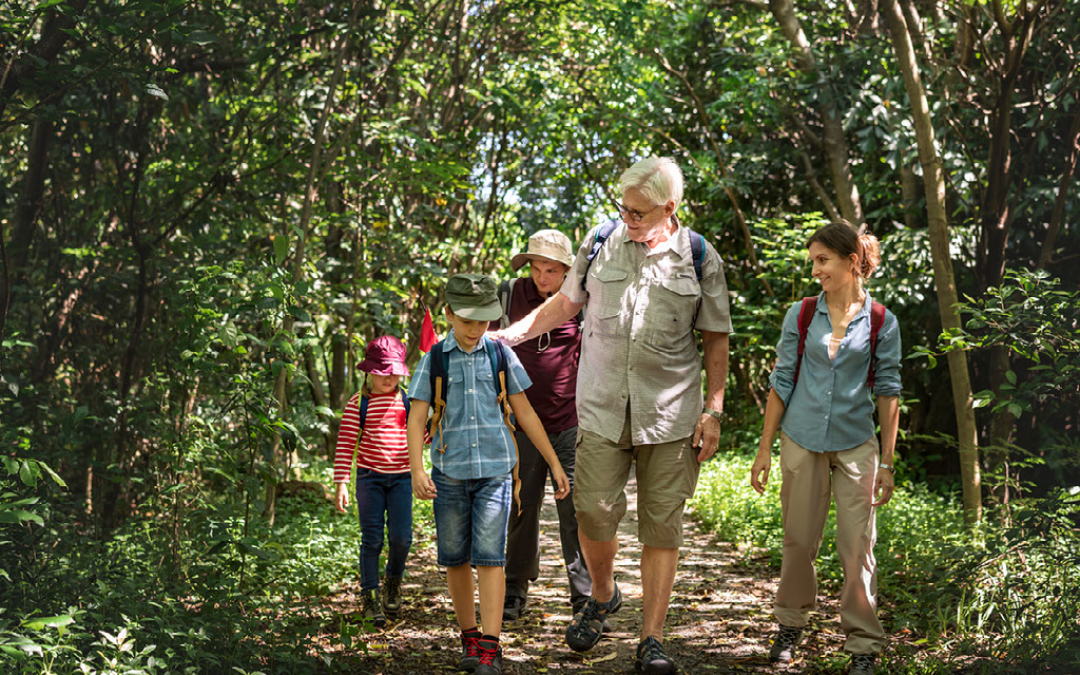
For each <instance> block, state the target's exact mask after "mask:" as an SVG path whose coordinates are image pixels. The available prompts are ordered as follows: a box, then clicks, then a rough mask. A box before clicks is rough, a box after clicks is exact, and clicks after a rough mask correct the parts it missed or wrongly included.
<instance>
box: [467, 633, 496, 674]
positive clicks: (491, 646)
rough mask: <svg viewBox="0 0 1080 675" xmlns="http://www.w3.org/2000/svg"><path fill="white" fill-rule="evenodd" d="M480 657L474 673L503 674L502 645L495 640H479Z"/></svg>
mask: <svg viewBox="0 0 1080 675" xmlns="http://www.w3.org/2000/svg"><path fill="white" fill-rule="evenodd" d="M477 646H478V647H479V648H480V658H479V661H478V662H477V664H476V670H474V671H473V675H502V671H503V669H502V647H500V646H499V643H498V642H497V641H495V640H479V641H477Z"/></svg>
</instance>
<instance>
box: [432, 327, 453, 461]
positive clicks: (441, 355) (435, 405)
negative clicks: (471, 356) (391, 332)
mask: <svg viewBox="0 0 1080 675" xmlns="http://www.w3.org/2000/svg"><path fill="white" fill-rule="evenodd" d="M430 358H431V362H430V363H429V364H428V373H429V378H430V381H431V419H430V420H429V422H428V423H429V424H430V430H431V445H432V447H433V448H438V450H439V452H446V443H445V442H443V440H442V416H443V412H445V410H446V393H447V392H446V390H447V388H448V386H447V385H448V384H449V378H448V377H447V376H446V374H447V372H448V371H449V370H450V356H449V355H448V354H447V353H446V351H445V350H444V349H443V341H442V340H440V341H439V342H436V343H435V344H434V345H433V346H432V347H431V352H430ZM436 432H438V434H439V441H440V443H439V445H436V444H435V434H436Z"/></svg>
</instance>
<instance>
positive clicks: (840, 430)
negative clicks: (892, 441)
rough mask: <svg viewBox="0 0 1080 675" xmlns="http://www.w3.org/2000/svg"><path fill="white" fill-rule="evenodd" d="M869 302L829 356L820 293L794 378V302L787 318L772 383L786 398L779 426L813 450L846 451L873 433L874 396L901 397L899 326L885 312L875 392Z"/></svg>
mask: <svg viewBox="0 0 1080 675" xmlns="http://www.w3.org/2000/svg"><path fill="white" fill-rule="evenodd" d="M872 304H873V299H872V298H871V297H870V294H869V293H867V294H866V302H865V304H863V308H862V309H861V310H859V313H858V314H856V315H855V318H853V319H852V320H851V323H850V324H848V327H847V334H846V335H844V339H843V341H842V342H841V343H840V346H839V347H838V348H837V350H836V358H835V359H830V358H829V338H830V337H831V336H832V320H831V319H830V318H829V306H828V304H827V303H826V302H825V293H824V292H823V293H821V295H819V296H818V301H817V309H816V310H815V312H814V317H813V319H812V320H811V322H810V326H809V328H808V329H807V332H806V345H805V346H804V348H803V360H802V371H801V372H800V374H799V381H798V383H796V382H795V363H796V361H797V360H798V352H799V311H800V309H801V308H802V301H799V302H796V303H795V304H794V305H792V306H791V309H789V310H788V313H787V316H786V317H784V329H783V333H782V334H781V336H780V342H779V343H778V344H777V345H776V354H777V358H776V367H775V368H774V369H773V372H772V375H770V376H769V383H770V384H771V385H772V388H773V389H775V390H776V393H777V394H778V395H779V396H780V399H781V400H782V401H783V402H784V406H785V410H784V416H783V417H782V418H781V419H780V427H781V428H782V429H783V430H784V433H786V434H787V435H788V437H789V438H791V440H793V441H795V442H796V443H798V444H799V445H801V446H802V447H804V448H806V449H807V450H812V451H814V452H833V451H836V450H848V449H850V448H854V447H856V446H858V445H861V444H862V443H864V442H866V441H867V440H868V439H869V438H870V437H871V436H873V435H874V428H875V424H874V396H875V395H876V396H899V395H900V324H899V323H898V322H897V320H896V316H895V315H894V314H893V313H892V312H890V311H888V310H885V321H884V323H883V324H882V326H881V329H880V330H879V331H878V337H877V359H876V361H875V365H874V391H873V392H872V393H871V391H870V387H869V386H868V383H867V380H868V377H869V374H870V307H871V305H872Z"/></svg>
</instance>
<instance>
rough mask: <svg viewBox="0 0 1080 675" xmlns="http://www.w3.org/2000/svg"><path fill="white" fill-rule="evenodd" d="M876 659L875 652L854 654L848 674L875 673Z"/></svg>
mask: <svg viewBox="0 0 1080 675" xmlns="http://www.w3.org/2000/svg"><path fill="white" fill-rule="evenodd" d="M876 660H877V657H876V656H875V655H873V654H852V655H851V667H850V668H848V675H874V661H876Z"/></svg>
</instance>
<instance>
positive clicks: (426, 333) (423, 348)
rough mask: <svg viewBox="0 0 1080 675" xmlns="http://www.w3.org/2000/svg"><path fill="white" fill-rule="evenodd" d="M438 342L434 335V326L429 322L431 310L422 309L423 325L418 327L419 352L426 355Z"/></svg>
mask: <svg viewBox="0 0 1080 675" xmlns="http://www.w3.org/2000/svg"><path fill="white" fill-rule="evenodd" d="M438 341H439V338H438V336H437V335H435V324H433V323H432V322H431V309H430V308H428V307H425V308H424V325H423V326H421V327H420V352H421V353H422V354H427V353H428V352H430V351H431V348H432V347H434V346H435V343H436V342H438Z"/></svg>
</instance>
